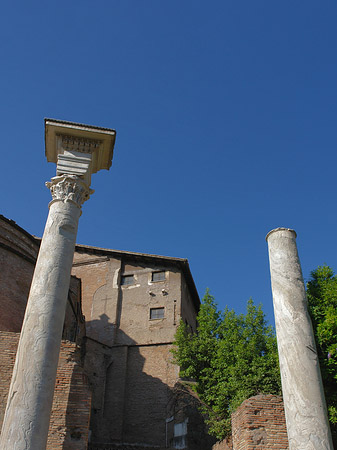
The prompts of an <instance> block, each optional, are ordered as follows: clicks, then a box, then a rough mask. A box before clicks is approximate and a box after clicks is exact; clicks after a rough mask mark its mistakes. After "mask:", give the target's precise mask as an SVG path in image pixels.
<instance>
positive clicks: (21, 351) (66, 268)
mask: <svg viewBox="0 0 337 450" xmlns="http://www.w3.org/2000/svg"><path fill="white" fill-rule="evenodd" d="M47 185H48V187H50V188H51V191H52V195H53V198H54V200H53V201H52V202H51V203H50V211H49V215H48V219H47V223H46V227H45V231H44V234H43V238H42V242H41V247H40V252H39V256H38V259H37V263H36V267H35V272H34V276H33V281H32V286H31V290H30V294H29V299H28V303H27V309H26V313H25V318H24V322H23V326H22V331H21V336H20V342H19V346H18V351H17V356H16V362H15V366H14V370H13V376H12V382H11V386H10V390H9V394H8V401H7V408H6V412H5V417H4V422H3V428H2V433H1V441H0V449H1V450H45V448H46V443H47V437H48V429H49V420H50V413H51V407H52V402H53V394H54V386H55V380H56V371H57V365H58V358H59V350H60V343H61V338H62V330H63V323H64V316H65V310H66V302H67V295H68V290H69V284H70V276H71V268H72V263H73V257H74V248H75V242H76V234H77V227H78V220H79V217H80V214H81V209H80V206H81V204H82V202H83V201H84V200H86V199H87V198H88V196H89V188H88V187H87V186H86V184H85V183H84V182H83V181H82V180H81V179H79V178H78V177H76V176H61V177H55V178H54V179H53V180H52V182H51V183H47Z"/></svg>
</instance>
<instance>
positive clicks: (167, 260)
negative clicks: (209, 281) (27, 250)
mask: <svg viewBox="0 0 337 450" xmlns="http://www.w3.org/2000/svg"><path fill="white" fill-rule="evenodd" d="M0 220H3V221H5V222H7V223H8V224H10V225H11V226H13V227H14V228H16V229H17V230H18V231H20V232H21V233H23V234H24V235H25V236H26V237H27V238H29V239H30V240H31V241H32V242H34V243H36V245H37V246H39V245H40V243H41V238H39V237H38V236H34V235H32V234H30V233H29V232H28V231H26V230H24V229H23V228H22V227H20V226H19V225H18V224H17V223H16V222H15V221H14V220H12V219H7V217H5V216H3V215H2V214H0ZM75 248H76V250H78V251H81V250H82V251H83V250H87V251H89V252H91V253H95V254H104V255H106V256H108V255H111V256H115V257H119V258H122V257H124V258H125V257H130V258H136V259H145V260H146V259H147V260H152V261H157V262H161V263H162V264H164V265H173V266H176V267H179V269H180V270H181V271H182V272H183V274H184V277H185V280H186V284H187V286H188V288H189V290H190V293H191V297H192V301H193V304H194V306H195V308H196V311H199V307H200V298H199V294H198V291H197V288H196V286H195V283H194V280H193V277H192V273H191V269H190V266H189V263H188V260H187V259H186V258H176V257H173V256H161V255H152V254H148V253H138V252H129V251H124V250H112V249H109V248H102V247H95V246H92V245H83V244H76V247H75Z"/></svg>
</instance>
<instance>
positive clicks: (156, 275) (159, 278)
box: [152, 270, 165, 281]
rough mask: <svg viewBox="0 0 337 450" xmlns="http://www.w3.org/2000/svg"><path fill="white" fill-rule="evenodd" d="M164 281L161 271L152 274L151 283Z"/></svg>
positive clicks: (163, 273) (163, 274)
mask: <svg viewBox="0 0 337 450" xmlns="http://www.w3.org/2000/svg"><path fill="white" fill-rule="evenodd" d="M164 280H165V272H164V271H163V270H162V271H160V272H153V273H152V281H164Z"/></svg>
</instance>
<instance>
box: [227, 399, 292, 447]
mask: <svg viewBox="0 0 337 450" xmlns="http://www.w3.org/2000/svg"><path fill="white" fill-rule="evenodd" d="M232 433H233V449H234V450H269V449H273V450H287V449H288V448H289V444H288V437H287V429H286V423H285V416H284V408H283V402H282V398H281V397H278V396H276V395H256V396H255V397H251V398H249V399H247V400H245V401H244V402H243V403H242V404H241V405H240V406H239V408H238V409H237V410H236V411H235V413H234V414H233V415H232Z"/></svg>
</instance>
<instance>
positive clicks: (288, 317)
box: [266, 228, 333, 450]
mask: <svg viewBox="0 0 337 450" xmlns="http://www.w3.org/2000/svg"><path fill="white" fill-rule="evenodd" d="M266 240H267V242H268V247H269V261H270V273H271V284H272V292H273V302H274V313H275V324H276V335H277V345H278V352H279V359H280V370H281V380H282V392H283V400H284V409H285V416H286V423H287V431H288V438H289V448H290V450H323V449H329V450H333V444H332V440H331V435H330V427H329V423H328V418H327V410H326V403H325V398H324V392H323V386H322V379H321V374H320V368H319V362H318V357H317V352H316V345H315V339H314V334H313V329H312V325H311V320H310V317H309V314H308V309H307V299H306V293H305V286H304V282H303V276H302V270H301V265H300V261H299V257H298V253H297V247H296V233H295V231H294V230H290V229H288V228H277V229H275V230H272V231H270V233H268V235H267V237H266Z"/></svg>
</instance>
